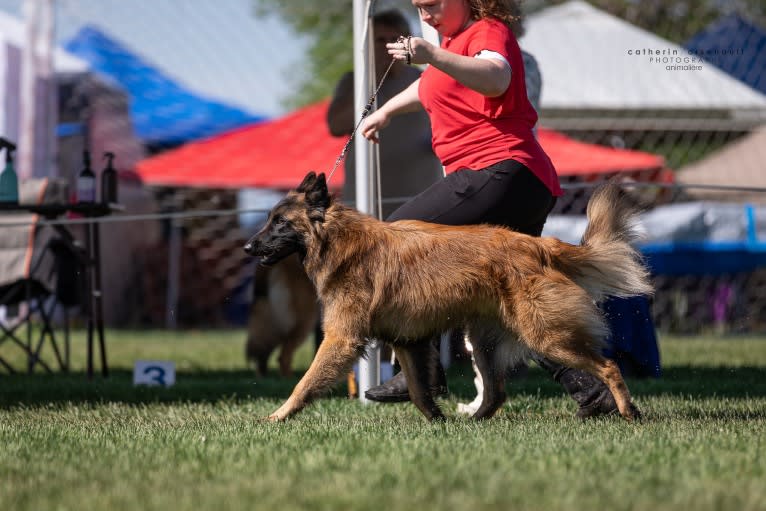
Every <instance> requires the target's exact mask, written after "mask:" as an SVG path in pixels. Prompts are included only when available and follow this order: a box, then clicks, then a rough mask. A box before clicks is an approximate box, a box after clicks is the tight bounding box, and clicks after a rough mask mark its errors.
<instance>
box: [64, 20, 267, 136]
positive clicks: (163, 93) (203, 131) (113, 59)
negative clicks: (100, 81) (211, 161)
mask: <svg viewBox="0 0 766 511" xmlns="http://www.w3.org/2000/svg"><path fill="white" fill-rule="evenodd" d="M64 47H65V48H66V49H67V51H69V52H70V53H72V54H74V55H76V56H78V57H80V58H81V59H83V60H84V61H86V62H88V63H89V64H90V67H91V69H92V70H93V71H95V72H97V73H99V74H101V75H103V76H106V77H108V78H109V79H110V80H111V81H112V82H113V83H114V84H116V85H118V86H120V87H121V88H123V89H124V90H125V92H126V93H127V94H128V95H129V97H130V114H131V118H132V121H133V124H134V127H135V130H136V134H137V136H138V137H139V138H140V139H141V140H142V141H143V142H144V143H146V144H147V145H149V146H154V147H172V146H176V145H179V144H182V143H184V142H187V141H190V140H196V139H201V138H205V137H209V136H212V135H215V134H218V133H221V132H224V131H227V130H231V129H233V128H237V127H239V126H242V125H245V124H249V123H253V122H257V121H261V120H263V119H265V117H264V116H257V115H253V114H250V113H249V112H246V111H243V110H240V109H238V108H235V107H232V106H229V105H227V104H225V103H222V102H220V101H216V100H212V99H208V98H204V97H201V96H199V95H197V94H195V93H193V92H190V91H189V90H187V89H186V88H184V87H183V86H181V85H180V84H178V83H176V82H175V81H173V80H171V79H170V78H168V77H167V76H165V75H163V73H162V72H161V71H159V70H157V69H156V68H154V67H152V66H151V65H149V64H148V63H146V62H145V61H144V60H143V59H141V58H140V57H138V56H136V55H135V54H133V53H132V52H131V51H130V50H128V49H127V48H126V47H125V46H124V45H122V44H120V43H118V42H117V41H115V40H114V39H112V38H110V37H109V36H107V35H106V34H104V33H103V32H101V31H100V30H98V29H97V28H95V27H93V26H84V27H83V28H81V29H80V30H79V31H78V32H77V34H75V36H74V37H73V38H72V39H70V40H69V41H68V42H67V43H66V44H65V45H64Z"/></svg>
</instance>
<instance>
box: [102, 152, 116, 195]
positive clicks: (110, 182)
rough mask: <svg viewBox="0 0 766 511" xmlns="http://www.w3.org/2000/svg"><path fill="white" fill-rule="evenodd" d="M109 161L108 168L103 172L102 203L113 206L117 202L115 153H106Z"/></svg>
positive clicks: (105, 155)
mask: <svg viewBox="0 0 766 511" xmlns="http://www.w3.org/2000/svg"><path fill="white" fill-rule="evenodd" d="M104 158H105V159H106V160H107V163H106V168H105V169H104V170H102V171H101V202H102V203H104V204H113V203H116V202H117V171H116V170H115V168H114V166H113V165H112V163H113V161H114V153H104Z"/></svg>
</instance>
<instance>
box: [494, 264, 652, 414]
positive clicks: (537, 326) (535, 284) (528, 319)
mask: <svg viewBox="0 0 766 511" xmlns="http://www.w3.org/2000/svg"><path fill="white" fill-rule="evenodd" d="M517 298H518V299H517V300H515V301H514V302H512V303H509V305H508V307H507V309H508V310H511V309H512V310H513V315H512V317H511V318H509V321H508V326H509V328H511V329H514V330H515V331H516V332H518V333H519V335H520V338H521V339H522V341H523V342H524V344H526V345H527V346H528V347H529V348H530V349H532V350H534V351H536V352H538V353H540V354H541V355H543V356H544V357H546V358H549V359H551V360H553V361H555V362H558V363H559V364H563V365H565V366H567V367H573V368H576V369H582V370H583V371H587V372H589V373H590V374H592V375H593V376H595V377H596V378H598V379H599V380H601V381H602V382H604V384H606V386H607V387H609V390H610V392H611V393H612V395H613V396H614V399H615V402H616V403H617V408H618V409H619V411H620V414H621V415H622V416H623V417H624V418H625V419H626V420H633V419H635V418H638V417H639V416H640V414H639V412H638V409H637V408H636V407H635V405H633V403H632V402H631V399H630V393H629V392H628V387H627V386H626V385H625V381H624V380H623V379H622V375H621V374H620V370H619V368H618V367H617V364H615V363H614V362H613V361H611V360H608V359H606V358H604V357H603V356H602V355H601V348H602V346H603V340H604V338H605V336H606V335H607V334H608V332H609V329H608V327H607V326H606V324H605V323H604V320H603V316H602V314H601V312H600V311H599V310H598V308H597V307H596V305H595V304H594V303H593V300H592V299H591V298H590V296H589V295H588V294H587V293H586V292H585V290H584V289H582V288H581V287H579V286H577V285H575V284H574V283H572V282H571V281H569V280H568V279H567V278H565V277H563V276H561V275H560V274H557V273H555V272H549V273H547V274H546V275H545V276H544V277H541V278H537V279H528V280H527V282H526V287H525V289H523V290H522V291H521V292H519V293H518V294H517Z"/></svg>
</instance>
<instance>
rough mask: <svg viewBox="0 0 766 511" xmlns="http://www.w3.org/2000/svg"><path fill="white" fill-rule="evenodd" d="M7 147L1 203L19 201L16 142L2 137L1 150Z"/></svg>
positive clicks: (0, 186) (1, 174)
mask: <svg viewBox="0 0 766 511" xmlns="http://www.w3.org/2000/svg"><path fill="white" fill-rule="evenodd" d="M3 149H5V168H4V169H3V172H2V173H0V203H3V204H18V203H19V178H18V177H17V176H16V170H14V168H13V151H15V150H16V144H14V143H12V142H11V141H10V140H6V139H4V138H2V137H0V151H2V150H3Z"/></svg>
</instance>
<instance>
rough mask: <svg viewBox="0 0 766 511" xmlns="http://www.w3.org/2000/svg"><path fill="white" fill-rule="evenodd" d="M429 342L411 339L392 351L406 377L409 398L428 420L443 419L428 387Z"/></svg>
mask: <svg viewBox="0 0 766 511" xmlns="http://www.w3.org/2000/svg"><path fill="white" fill-rule="evenodd" d="M430 342H431V341H430V340H423V341H411V342H410V343H408V344H401V345H399V346H396V347H395V348H394V351H395V352H396V358H397V360H399V365H400V366H402V371H403V372H404V376H405V378H407V388H408V390H409V393H410V400H411V401H412V402H413V404H414V405H415V406H417V407H418V410H420V411H421V412H423V415H425V416H426V418H427V419H428V420H431V421H432V420H440V419H444V414H443V413H442V411H441V409H440V408H439V405H437V404H436V401H434V397H433V395H432V394H431V389H430V387H429V376H428V371H429V363H428V359H429V357H430V356H431V354H430V351H431V346H430Z"/></svg>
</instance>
